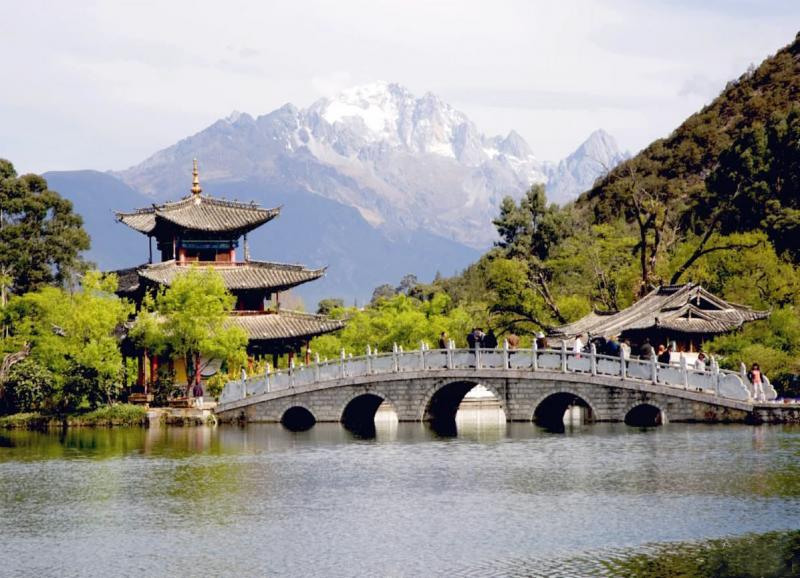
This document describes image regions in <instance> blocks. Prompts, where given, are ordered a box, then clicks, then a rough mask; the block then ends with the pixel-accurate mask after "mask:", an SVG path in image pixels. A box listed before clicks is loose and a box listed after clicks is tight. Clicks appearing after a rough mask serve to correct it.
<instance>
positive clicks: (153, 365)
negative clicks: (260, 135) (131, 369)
mask: <svg viewBox="0 0 800 578" xmlns="http://www.w3.org/2000/svg"><path fill="white" fill-rule="evenodd" d="M157 379H158V356H157V355H151V356H150V387H154V386H155V384H156V380H157ZM144 392H145V393H147V387H145V388H144Z"/></svg>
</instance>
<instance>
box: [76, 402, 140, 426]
mask: <svg viewBox="0 0 800 578" xmlns="http://www.w3.org/2000/svg"><path fill="white" fill-rule="evenodd" d="M67 423H68V425H70V426H86V427H103V426H106V427H108V426H141V425H146V424H147V410H146V409H145V408H144V407H142V406H140V405H131V404H127V403H120V404H116V405H108V406H105V407H101V408H98V409H95V410H93V411H90V412H87V413H84V414H79V415H75V416H70V417H69V418H68V419H67Z"/></svg>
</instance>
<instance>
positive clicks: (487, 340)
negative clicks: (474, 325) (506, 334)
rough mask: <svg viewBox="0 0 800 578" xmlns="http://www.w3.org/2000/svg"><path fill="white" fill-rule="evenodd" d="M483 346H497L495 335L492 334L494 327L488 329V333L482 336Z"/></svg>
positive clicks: (488, 347)
mask: <svg viewBox="0 0 800 578" xmlns="http://www.w3.org/2000/svg"><path fill="white" fill-rule="evenodd" d="M483 346H484V347H485V348H486V349H495V348H497V336H496V335H495V334H494V329H490V330H489V333H487V334H486V337H484V338H483Z"/></svg>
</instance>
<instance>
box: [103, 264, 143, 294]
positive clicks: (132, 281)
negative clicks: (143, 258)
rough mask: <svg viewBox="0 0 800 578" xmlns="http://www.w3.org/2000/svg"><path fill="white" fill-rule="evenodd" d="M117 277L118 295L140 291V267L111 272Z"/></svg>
mask: <svg viewBox="0 0 800 578" xmlns="http://www.w3.org/2000/svg"><path fill="white" fill-rule="evenodd" d="M109 273H114V274H115V275H116V276H117V293H121V294H127V293H134V292H136V291H137V290H138V289H139V267H130V268H129V269H117V270H116V271H109Z"/></svg>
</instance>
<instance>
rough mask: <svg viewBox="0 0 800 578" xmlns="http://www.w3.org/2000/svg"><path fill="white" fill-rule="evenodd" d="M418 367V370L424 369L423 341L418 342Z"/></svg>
mask: <svg viewBox="0 0 800 578" xmlns="http://www.w3.org/2000/svg"><path fill="white" fill-rule="evenodd" d="M419 368H420V370H424V369H425V342H424V341H420V342H419Z"/></svg>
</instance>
